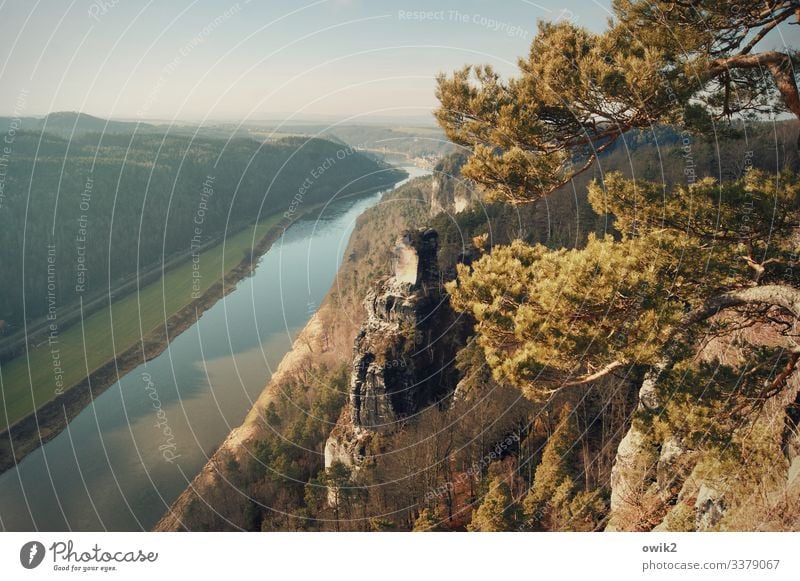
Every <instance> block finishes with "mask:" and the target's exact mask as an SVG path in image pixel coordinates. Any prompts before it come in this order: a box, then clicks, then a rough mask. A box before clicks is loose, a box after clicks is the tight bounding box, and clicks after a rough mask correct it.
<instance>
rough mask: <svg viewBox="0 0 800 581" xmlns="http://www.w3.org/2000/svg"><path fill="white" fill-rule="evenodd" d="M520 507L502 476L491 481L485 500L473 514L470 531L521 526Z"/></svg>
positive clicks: (509, 529)
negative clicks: (519, 518)
mask: <svg viewBox="0 0 800 581" xmlns="http://www.w3.org/2000/svg"><path fill="white" fill-rule="evenodd" d="M518 516H519V515H518V507H517V504H516V502H515V501H514V498H513V497H512V496H511V489H510V488H509V487H508V484H507V483H506V482H505V480H503V479H502V478H500V477H497V476H495V477H493V478H492V479H491V480H490V481H489V490H488V492H487V493H486V496H484V497H483V502H481V505H480V506H479V507H478V510H476V511H475V512H474V513H473V515H472V522H470V524H469V527H468V528H469V530H470V531H480V532H502V531H513V530H515V529H516V527H517V526H519V524H518V522H517V520H518Z"/></svg>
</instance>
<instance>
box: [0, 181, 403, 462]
mask: <svg viewBox="0 0 800 581" xmlns="http://www.w3.org/2000/svg"><path fill="white" fill-rule="evenodd" d="M397 183H398V182H394V183H387V184H385V185H382V186H380V187H375V188H370V189H368V190H364V191H360V192H356V193H353V194H350V195H348V196H343V197H342V198H341V199H347V198H355V197H360V196H366V195H369V194H374V193H376V192H380V191H385V190H389V189H391V188H393V187H396V185H397ZM326 205H327V204H326V203H321V204H315V205H313V206H309V207H308V208H305V209H303V210H298V211H296V212H294V213H293V214H291V215H290V214H288V213H286V214H284V215H283V217H282V218H281V220H280V222H278V224H276V225H275V226H273V227H271V228H270V229H269V230H268V231H267V232H266V233H265V234H264V236H262V237H261V239H260V240H259V241H258V243H257V244H256V245H255V246H254V247H253V250H252V253H251V254H250V255H249V256H245V257H244V258H242V260H241V261H240V262H239V263H238V264H237V265H236V266H234V267H233V268H232V269H230V270H229V271H228V272H226V273H225V275H224V278H223V280H219V281H217V282H216V283H214V284H213V285H212V286H211V287H209V288H208V289H207V290H206V291H205V292H204V293H203V294H202V295H201V296H200V297H199V298H197V299H194V300H192V301H191V302H190V303H188V304H187V305H185V306H184V307H182V308H181V309H180V310H178V311H176V312H174V313H172V315H170V317H169V318H168V319H167V320H166V321H165V322H164V323H163V324H162V325H159V326H158V327H156V328H154V329H152V330H151V331H149V332H148V333H147V334H146V335H145V336H144V337H142V338H141V341H138V342H137V343H135V344H133V345H131V346H130V347H128V348H127V349H125V350H123V351H121V352H120V353H119V354H117V355H116V357H112V358H110V359H109V360H108V361H106V363H104V364H103V365H101V366H100V367H97V368H96V369H94V370H93V371H91V372H90V373H89V375H87V376H86V377H84V378H83V379H82V380H80V381H78V382H77V383H75V384H73V385H72V386H71V387H69V388H68V389H66V390H65V391H64V393H62V394H60V395H59V396H57V397H56V398H54V399H52V400H50V401H48V402H47V403H45V404H43V405H42V406H40V407H39V408H38V409H36V410H35V411H34V412H32V413H30V414H29V415H27V416H25V417H23V418H21V419H20V420H18V421H16V422H14V423H13V424H12V425H10V426H9V427H8V428H6V429H5V430H3V431H2V432H0V474H2V473H3V472H5V471H6V470H8V469H10V468H13V467H14V466H15V465H17V464H18V463H19V462H20V461H22V460H23V459H24V458H25V456H27V455H28V454H30V453H31V452H33V451H35V450H36V449H37V448H39V447H40V446H42V445H44V444H46V443H47V442H49V441H50V440H52V439H53V438H55V437H56V436H58V435H59V434H60V433H61V432H62V431H63V430H64V429H65V428H66V426H67V425H68V424H69V422H70V421H72V419H74V418H75V417H76V416H77V415H78V414H79V413H81V412H82V411H83V410H84V409H85V408H86V407H87V406H88V405H89V404H91V403H92V401H93V399H94V398H95V397H97V396H99V395H100V394H102V393H103V392H104V391H106V390H107V389H108V388H109V387H111V386H112V385H114V384H115V383H116V382H117V381H118V380H119V379H120V378H121V377H123V376H124V375H126V374H127V373H128V372H130V371H132V370H133V369H135V368H136V367H137V366H139V365H141V364H142V363H144V362H146V361H150V360H152V359H154V358H156V357H158V356H159V355H160V354H161V353H163V352H164V351H165V350H166V348H167V347H168V346H169V344H170V342H171V341H172V340H173V339H175V338H176V337H177V336H179V335H180V334H181V333H182V332H183V331H185V330H187V329H189V328H190V327H192V326H193V325H194V324H195V323H196V322H197V321H198V319H199V318H200V317H201V315H202V314H203V313H204V312H205V311H207V310H208V309H210V308H211V307H213V306H214V305H215V304H216V303H217V302H218V301H219V300H220V299H221V298H223V297H224V296H225V295H227V294H228V293H230V292H231V291H233V290H234V289H235V288H236V285H237V283H238V282H240V281H241V280H243V279H245V278H246V277H248V276H250V274H252V272H253V271H254V270H255V268H256V267H257V266H258V263H259V259H260V258H261V257H262V256H263V255H264V254H266V252H267V251H268V250H269V249H270V248H271V247H272V245H273V244H274V242H276V241H277V240H279V239H280V237H281V236H282V235H283V233H284V232H285V231H286V229H287V228H289V226H291V225H292V224H293V223H294V222H296V221H297V220H299V219H301V218H305V217H308V216H309V215H313V214H314V213H315V212H320V211H322V210H324V208H325V207H326ZM222 243H223V244H224V242H222ZM155 282H157V281H153V283H151V284H154V283H155Z"/></svg>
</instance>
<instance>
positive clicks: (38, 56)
mask: <svg viewBox="0 0 800 581" xmlns="http://www.w3.org/2000/svg"><path fill="white" fill-rule="evenodd" d="M0 2H1V3H0V114H2V115H17V116H24V115H31V116H41V115H45V114H47V113H49V112H53V111H82V112H85V113H89V114H92V115H97V116H101V117H111V118H117V119H143V120H162V121H176V120H179V121H212V120H213V121H219V120H232V121H233V120H235V121H242V120H250V121H253V120H271V119H281V120H286V119H297V120H301V119H316V118H326V119H331V118H335V119H347V120H352V121H354V122H357V121H366V120H369V119H378V118H407V119H409V120H411V119H413V120H419V119H430V118H431V117H430V111H431V110H432V109H433V108H434V107H435V105H436V98H435V95H434V89H435V78H436V75H437V74H439V73H442V72H449V71H453V70H455V69H458V68H460V67H461V66H463V65H464V64H467V63H471V64H476V63H490V64H492V65H494V66H495V67H496V68H497V69H498V70H499V71H500V72H501V73H503V74H505V75H513V74H514V73H515V72H516V70H517V67H516V61H517V58H518V57H520V56H523V55H525V54H526V53H527V52H528V48H529V46H530V42H531V39H532V37H533V35H534V34H535V31H536V26H537V21H539V20H558V19H569V20H572V21H573V22H576V23H577V24H580V25H583V26H586V27H588V28H590V29H592V30H595V31H598V32H599V31H601V30H602V29H604V28H605V26H606V20H607V18H608V16H609V4H610V1H600V0H597V1H592V0H583V1H580V0H558V1H554V0H541V1H539V2H533V1H528V0H502V1H499V0H492V1H488V0H460V1H459V0H400V1H388V0H294V1H288V0H268V1H264V0H261V1H259V0H252V1H250V0H239V1H238V2H236V1H231V0H221V1H220V0H217V1H211V0H171V1H169V2H167V1H164V0H162V1H160V2H159V1H157V0H150V1H148V0H31V1H27V2H23V1H18V0H5V1H3V0H0ZM794 28H797V27H794Z"/></svg>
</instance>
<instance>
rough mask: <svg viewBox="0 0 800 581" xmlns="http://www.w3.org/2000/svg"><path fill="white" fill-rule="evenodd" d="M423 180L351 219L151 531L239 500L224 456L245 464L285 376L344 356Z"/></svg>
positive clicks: (414, 218) (175, 527) (419, 209)
mask: <svg viewBox="0 0 800 581" xmlns="http://www.w3.org/2000/svg"><path fill="white" fill-rule="evenodd" d="M420 180H422V181H420ZM429 183H430V182H429V180H428V179H427V178H419V179H418V180H414V181H410V182H409V183H408V184H407V185H405V186H403V187H400V188H397V189H395V190H393V191H392V192H391V194H388V195H387V196H386V197H384V199H383V200H382V203H381V204H378V205H376V206H374V207H372V208H370V209H369V210H367V211H365V212H364V213H363V214H362V215H361V216H360V217H359V218H358V220H357V222H356V226H355V229H354V230H353V233H352V235H351V236H350V239H349V241H348V243H347V249H346V250H345V252H344V256H345V257H347V258H346V260H344V261H343V262H342V264H341V267H340V269H339V272H338V273H337V275H336V282H335V284H334V285H332V286H331V288H330V289H329V291H328V292H327V294H326V296H325V299H324V300H323V302H322V304H321V305H320V308H319V309H318V310H317V311H316V312H315V313H314V315H313V316H312V317H311V319H309V321H308V323H307V324H306V326H305V327H304V328H303V330H302V331H301V332H300V334H299V335H298V336H297V338H296V339H295V340H294V342H293V344H292V348H291V350H290V351H289V352H288V353H287V354H286V355H285V356H284V357H283V359H282V360H281V362H280V364H279V365H278V367H277V369H276V371H275V372H274V373H273V374H272V376H271V377H270V379H269V381H268V382H267V384H266V385H265V387H264V389H263V391H262V392H261V393H260V395H259V396H258V398H257V399H256V400H255V402H254V403H253V405H252V407H251V409H250V411H249V412H248V413H247V416H246V417H245V419H244V420H243V421H242V423H241V424H240V425H239V426H237V427H235V428H233V429H232V430H231V431H230V433H229V434H228V436H227V437H226V438H225V440H224V441H223V442H222V443H221V444H220V445H219V447H218V448H217V449H216V450H215V452H214V454H213V455H212V456H211V458H210V459H209V460H208V461H207V462H206V463H205V465H204V466H203V467H202V469H201V470H200V471H199V472H198V474H197V475H196V476H195V477H194V479H193V480H192V482H191V484H190V485H189V486H188V487H187V488H185V490H184V491H183V492H182V493H181V494H180V495H179V496H178V498H177V499H176V500H175V501H174V502H173V503H172V505H171V506H170V508H169V510H168V511H167V512H166V514H164V516H163V517H162V518H161V520H159V522H158V523H157V524H156V526H155V527H154V530H157V531H179V530H192V529H193V522H192V520H193V519H195V518H197V514H198V512H201V511H203V510H204V509H206V508H207V509H208V510H214V508H213V507H214V506H216V504H215V502H216V500H217V499H224V501H225V502H228V503H234V504H236V503H240V504H242V505H246V504H247V502H248V499H247V498H246V497H245V496H243V495H242V493H241V491H239V490H235V491H234V490H231V489H230V488H229V487H230V482H229V481H228V480H227V478H228V475H227V474H226V466H227V465H229V464H230V463H232V462H233V463H238V464H239V465H241V466H248V465H249V464H250V463H251V462H252V458H254V457H255V453H254V450H255V449H256V446H257V444H258V442H259V440H261V439H263V437H264V436H265V434H266V430H268V429H269V428H268V427H267V426H268V425H269V424H268V422H267V421H266V419H265V410H266V409H267V407H268V406H269V404H270V403H271V402H273V401H277V398H281V397H285V395H283V391H282V390H283V388H284V386H285V385H286V384H287V383H290V382H291V381H292V380H293V379H296V378H299V377H304V376H307V375H308V374H314V373H316V371H315V370H320V369H321V368H325V367H327V368H329V369H330V368H335V367H336V366H337V365H341V364H343V363H349V362H350V361H351V360H352V352H353V341H354V338H355V336H356V334H357V332H358V329H359V327H360V325H361V323H362V321H363V317H364V309H363V298H364V295H365V294H366V290H367V289H368V288H369V287H370V286H371V285H372V283H373V282H374V281H375V280H376V279H378V278H380V277H381V276H384V275H386V274H387V273H388V272H389V270H390V257H391V256H392V250H393V247H394V243H395V240H396V238H397V236H398V235H399V234H400V233H401V232H402V231H404V230H405V229H406V228H408V227H411V226H413V225H417V224H418V223H421V222H423V221H424V220H425V218H426V217H427V216H428V214H429V211H430V202H429V201H428V200H426V199H425V196H424V195H423V193H422V189H425V188H428V184H429ZM428 189H429V188H428ZM318 452H319V453H320V454H321V453H322V451H321V450H319V451H318ZM234 512H235V510H234ZM237 526H238V525H237V524H236V523H234V522H229V523H228V524H227V527H230V528H232V529H235V528H237Z"/></svg>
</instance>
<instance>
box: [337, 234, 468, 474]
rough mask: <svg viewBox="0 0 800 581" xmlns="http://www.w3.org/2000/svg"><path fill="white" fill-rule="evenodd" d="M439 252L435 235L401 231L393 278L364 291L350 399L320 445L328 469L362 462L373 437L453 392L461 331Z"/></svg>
mask: <svg viewBox="0 0 800 581" xmlns="http://www.w3.org/2000/svg"><path fill="white" fill-rule="evenodd" d="M437 250H438V235H437V233H436V232H435V231H433V230H415V231H408V232H406V233H405V234H404V235H403V236H401V237H400V238H399V239H398V241H397V243H396V246H395V249H394V259H393V271H394V274H393V276H391V277H389V278H388V279H386V280H384V281H382V282H380V283H379V284H377V285H376V286H375V287H374V288H372V289H371V290H370V291H369V292H368V293H367V297H366V299H365V301H364V305H365V310H366V320H365V321H364V324H363V325H362V327H361V330H360V331H359V333H358V335H357V336H356V339H355V342H354V348H353V371H352V377H351V383H350V390H351V391H350V401H349V404H348V406H347V409H346V410H345V412H344V414H343V416H342V418H341V420H340V422H339V424H338V425H337V426H336V428H335V429H334V430H333V432H332V434H331V436H330V438H329V439H328V442H327V444H326V446H325V465H326V467H330V466H331V465H332V464H333V462H335V461H339V462H343V463H345V464H347V465H353V464H358V463H360V462H361V461H362V460H363V458H364V456H365V455H366V453H367V452H366V449H367V447H368V442H369V441H370V439H371V436H372V434H374V433H391V432H393V431H394V430H395V429H396V428H397V427H398V426H400V425H401V424H402V422H403V421H405V420H406V419H409V418H413V416H414V415H415V414H416V413H418V412H420V411H421V410H422V409H424V408H425V407H426V406H428V405H431V404H435V403H436V402H438V401H440V400H441V399H442V398H443V397H445V396H447V395H449V394H451V393H452V391H453V389H454V388H455V385H456V383H457V381H458V376H457V372H456V370H455V365H454V361H455V354H456V352H457V350H458V349H459V348H460V347H461V346H463V340H464V333H465V327H466V326H465V325H464V324H463V322H462V320H461V319H459V318H458V317H457V316H456V315H455V313H454V312H453V310H452V309H451V308H450V306H449V304H448V302H447V298H446V296H445V295H444V294H443V292H442V280H441V277H440V274H439V269H438V266H437Z"/></svg>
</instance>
